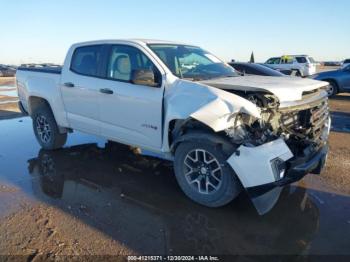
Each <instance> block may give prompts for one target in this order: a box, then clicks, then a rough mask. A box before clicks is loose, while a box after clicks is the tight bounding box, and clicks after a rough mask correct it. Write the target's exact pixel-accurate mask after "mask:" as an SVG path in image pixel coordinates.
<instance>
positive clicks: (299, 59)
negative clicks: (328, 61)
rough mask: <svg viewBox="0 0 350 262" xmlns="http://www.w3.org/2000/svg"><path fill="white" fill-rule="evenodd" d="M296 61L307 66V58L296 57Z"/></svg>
mask: <svg viewBox="0 0 350 262" xmlns="http://www.w3.org/2000/svg"><path fill="white" fill-rule="evenodd" d="M295 59H296V60H297V62H298V63H300V64H305V63H307V60H306V57H303V56H299V57H296V58H295Z"/></svg>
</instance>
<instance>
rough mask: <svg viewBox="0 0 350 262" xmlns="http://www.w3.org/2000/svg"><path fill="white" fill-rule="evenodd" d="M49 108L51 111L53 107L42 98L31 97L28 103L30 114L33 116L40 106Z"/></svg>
mask: <svg viewBox="0 0 350 262" xmlns="http://www.w3.org/2000/svg"><path fill="white" fill-rule="evenodd" d="M43 105H45V106H47V107H48V108H50V109H51V106H50V104H49V102H48V101H47V100H46V99H44V98H42V97H38V96H31V97H29V103H28V106H29V114H30V115H32V114H33V112H34V111H35V110H36V109H37V108H38V107H40V106H43Z"/></svg>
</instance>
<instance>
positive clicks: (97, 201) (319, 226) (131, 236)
mask: <svg viewBox="0 0 350 262" xmlns="http://www.w3.org/2000/svg"><path fill="white" fill-rule="evenodd" d="M342 117H343V116H342V115H341V114H338V115H335V117H334V119H335V120H334V121H333V127H336V128H339V129H342V131H343V132H346V129H347V128H349V125H347V124H344V121H342ZM346 117H347V116H346ZM339 119H340V120H339ZM344 128H345V129H344ZM0 185H7V186H9V187H14V188H17V189H19V191H20V192H21V193H20V194H21V197H22V198H24V199H31V200H32V201H35V202H38V203H45V204H46V205H49V206H53V207H55V208H57V209H60V210H61V211H62V212H65V213H67V214H70V216H71V217H73V218H74V219H78V220H80V221H82V222H83V223H84V224H86V225H89V226H90V227H92V228H94V229H96V230H97V231H99V232H102V233H103V234H104V235H105V236H106V237H108V238H111V239H113V240H116V241H119V242H121V243H123V244H124V245H125V246H127V247H128V249H129V250H133V251H134V252H135V253H141V254H206V255H209V254H216V255H217V254H302V255H305V254H348V255H349V254H350V201H349V200H350V195H347V194H343V193H339V192H336V191H332V190H328V188H327V186H326V185H325V184H323V183H322V182H321V181H320V180H319V178H318V177H317V176H311V175H309V176H308V177H307V178H305V179H303V180H302V182H301V183H298V184H293V185H291V186H288V187H286V188H285V189H284V191H283V192H282V195H281V197H280V199H279V201H278V203H277V205H276V206H275V207H274V208H273V210H272V211H271V212H269V213H268V214H266V215H264V216H259V215H258V214H257V212H256V211H255V209H254V207H253V206H252V204H251V203H250V201H249V199H248V198H247V197H246V195H245V194H244V193H243V194H242V195H241V196H240V197H239V198H238V199H237V200H235V201H234V202H233V203H232V204H230V205H228V206H225V207H222V208H217V209H210V208H206V207H202V206H200V205H197V204H195V203H193V202H192V201H190V200H188V199H187V198H186V197H185V196H184V194H183V193H182V192H181V190H180V189H179V187H178V185H177V183H176V180H175V178H174V175H173V170H172V166H171V163H169V162H165V161H162V160H158V159H154V158H149V157H145V156H141V155H139V154H137V153H135V152H133V151H132V150H131V149H129V148H128V147H126V146H123V145H120V144H116V143H111V142H108V141H105V140H103V139H100V138H97V137H94V136H90V135H86V134H82V133H79V132H74V133H73V134H71V135H70V136H69V139H68V142H67V145H66V146H65V148H64V149H61V150H56V151H45V150H42V149H40V147H39V146H38V144H37V142H36V140H35V137H34V134H33V131H32V126H31V119H30V118H29V117H22V118H15V119H10V120H1V121H0ZM315 185H317V186H315ZM2 199H3V200H5V201H1V204H0V217H3V216H5V215H7V214H8V213H9V207H10V206H11V201H14V202H15V201H16V198H14V200H13V199H12V200H11V199H10V198H2ZM18 208H19V209H20V208H21V207H20V206H19V207H18ZM83 237H84V236H77V238H83Z"/></svg>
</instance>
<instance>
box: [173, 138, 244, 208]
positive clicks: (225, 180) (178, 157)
mask: <svg viewBox="0 0 350 262" xmlns="http://www.w3.org/2000/svg"><path fill="white" fill-rule="evenodd" d="M208 135H210V134H208ZM204 152H205V153H204ZM196 154H197V156H198V157H197V159H198V161H197V163H196V162H195V161H193V159H195V158H196V157H195V155H196ZM204 154H207V155H206V156H205V157H204ZM227 158H228V156H227V155H226V154H225V153H224V151H223V150H222V147H221V146H220V145H219V144H215V143H214V142H212V141H210V139H206V140H204V139H201V140H197V141H193V142H192V141H184V142H182V143H181V144H180V145H179V146H178V147H177V148H176V151H175V161H174V169H175V176H176V179H177V181H178V183H179V185H180V187H181V189H182V190H183V192H184V193H185V194H186V195H187V196H188V197H189V198H190V199H192V200H193V201H195V202H197V203H199V204H201V205H204V206H207V207H220V206H224V205H226V204H228V203H229V202H231V201H232V200H233V199H234V198H236V197H237V196H238V195H239V193H240V192H241V190H242V185H241V183H240V181H239V179H238V177H237V176H236V174H235V172H234V171H233V169H232V168H231V167H230V166H229V164H228V163H227V162H226V160H227ZM203 159H205V160H206V161H200V160H203ZM213 159H214V160H213ZM212 160H213V161H212ZM205 162H210V164H208V163H205ZM191 165H192V169H191V168H190V167H189V166H191ZM201 166H202V167H201ZM217 168H221V169H220V170H219V171H215V170H216V169H217ZM191 170H192V173H190V172H191ZM214 171H215V172H214ZM207 177H208V178H207ZM214 177H215V178H216V179H215V178H214ZM217 178H219V179H220V180H221V181H220V182H218V180H217ZM196 179H197V182H196V181H195V180H196ZM207 179H208V180H209V182H210V184H212V185H213V186H215V187H216V189H215V187H213V186H211V185H209V186H205V185H206V183H205V185H203V183H204V182H205V181H208V180H207ZM191 181H192V183H191ZM193 181H195V182H193ZM198 181H201V182H198ZM200 191H201V192H200Z"/></svg>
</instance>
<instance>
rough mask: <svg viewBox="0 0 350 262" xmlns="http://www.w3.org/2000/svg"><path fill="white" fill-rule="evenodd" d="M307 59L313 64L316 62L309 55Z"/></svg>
mask: <svg viewBox="0 0 350 262" xmlns="http://www.w3.org/2000/svg"><path fill="white" fill-rule="evenodd" d="M309 61H310V63H313V64H315V63H316V61H315V59H314V58H313V57H311V56H309Z"/></svg>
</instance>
